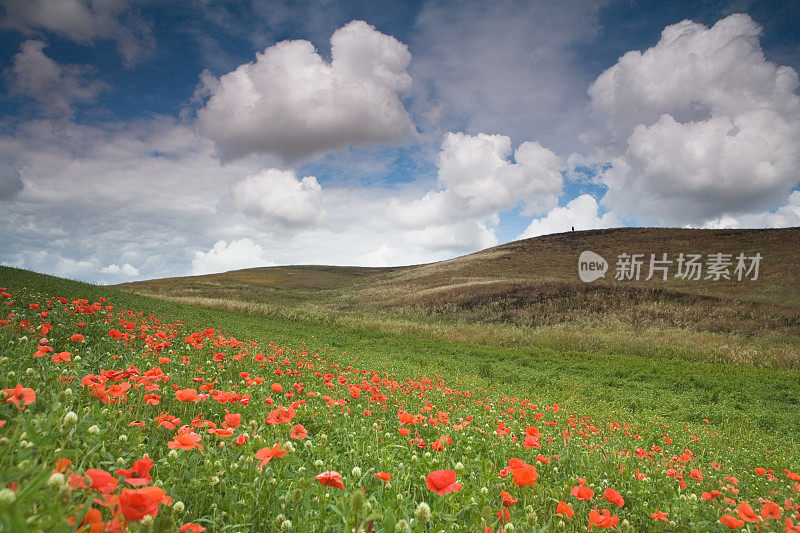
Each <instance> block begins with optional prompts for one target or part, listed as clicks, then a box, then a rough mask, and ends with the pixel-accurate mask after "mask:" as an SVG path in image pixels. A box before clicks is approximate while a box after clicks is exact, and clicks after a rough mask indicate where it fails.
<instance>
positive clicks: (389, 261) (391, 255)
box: [359, 243, 397, 267]
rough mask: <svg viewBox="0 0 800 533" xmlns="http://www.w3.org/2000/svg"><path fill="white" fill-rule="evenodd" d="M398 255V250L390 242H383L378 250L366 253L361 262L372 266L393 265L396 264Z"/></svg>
mask: <svg viewBox="0 0 800 533" xmlns="http://www.w3.org/2000/svg"><path fill="white" fill-rule="evenodd" d="M396 256H397V250H395V249H394V248H393V247H392V246H390V245H389V244H386V243H383V244H381V245H380V247H379V248H377V249H376V250H373V251H371V252H369V253H367V254H364V256H363V258H362V260H361V261H360V262H359V263H360V264H362V265H364V266H371V267H385V266H391V265H393V264H394V261H393V260H394V259H395V258H396Z"/></svg>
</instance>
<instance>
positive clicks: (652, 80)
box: [586, 14, 800, 224]
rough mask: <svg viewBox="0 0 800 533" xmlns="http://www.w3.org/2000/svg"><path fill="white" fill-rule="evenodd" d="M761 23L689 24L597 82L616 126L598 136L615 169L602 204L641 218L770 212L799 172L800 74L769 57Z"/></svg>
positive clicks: (609, 123)
mask: <svg viewBox="0 0 800 533" xmlns="http://www.w3.org/2000/svg"><path fill="white" fill-rule="evenodd" d="M760 33H761V28H760V27H759V26H758V25H757V24H756V23H755V22H754V21H753V20H752V19H751V18H750V17H749V16H747V15H743V14H735V15H730V16H728V17H726V18H724V19H722V20H720V21H718V22H717V23H716V24H714V26H713V27H711V28H707V27H705V26H703V25H702V24H697V23H694V22H691V21H688V20H685V21H683V22H680V23H678V24H674V25H671V26H668V27H666V28H665V29H664V31H663V32H662V35H661V39H660V41H659V42H658V43H657V44H656V45H655V46H654V47H652V48H650V49H648V50H646V51H644V52H639V51H631V52H628V53H626V54H625V55H624V56H622V57H621V58H620V59H619V61H618V62H617V63H616V64H615V65H614V66H612V67H611V68H609V69H608V70H606V71H605V72H603V73H602V74H601V75H600V76H599V77H598V78H597V80H596V81H595V82H594V83H593V84H592V85H591V86H590V88H589V95H590V98H591V105H592V108H593V110H594V112H595V113H596V114H597V116H598V118H600V119H601V120H602V121H603V124H604V125H605V128H604V129H603V130H601V131H595V132H592V133H591V134H590V135H587V137H586V138H587V139H590V140H591V141H592V142H593V143H595V145H596V146H598V147H599V148H600V151H601V153H602V154H603V155H605V156H606V157H608V160H609V161H610V162H611V165H612V168H610V169H609V170H607V171H606V172H605V173H604V174H603V176H602V180H603V182H604V183H605V185H607V186H608V192H607V194H606V196H605V197H604V198H603V204H604V205H606V206H608V207H610V208H611V209H612V210H613V211H615V212H619V213H620V214H629V215H633V216H638V218H639V221H640V222H656V223H666V224H685V223H686V222H687V221H689V222H690V223H693V224H702V223H703V222H704V221H707V220H712V219H715V218H718V217H721V216H723V215H730V216H736V215H742V214H747V213H757V212H761V211H764V210H769V209H772V208H774V207H776V206H777V205H778V203H779V202H781V201H782V199H784V198H786V196H787V195H788V194H789V191H791V189H792V188H793V187H794V186H795V185H796V184H797V183H798V175H800V151H798V150H797V146H800V97H798V95H797V93H796V91H797V88H798V76H797V73H796V72H795V71H794V70H793V69H791V68H789V67H786V66H779V65H776V64H774V63H770V62H768V61H766V60H765V58H764V54H763V51H762V49H761V47H760V44H759V35H760Z"/></svg>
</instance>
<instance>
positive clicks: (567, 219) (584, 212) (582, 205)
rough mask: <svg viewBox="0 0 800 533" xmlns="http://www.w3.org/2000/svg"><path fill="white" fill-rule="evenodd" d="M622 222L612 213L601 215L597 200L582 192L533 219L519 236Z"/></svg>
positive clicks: (524, 236) (616, 225)
mask: <svg viewBox="0 0 800 533" xmlns="http://www.w3.org/2000/svg"><path fill="white" fill-rule="evenodd" d="M622 225H623V224H622V222H621V221H620V220H619V219H618V218H617V217H616V216H615V215H614V214H612V213H605V214H603V215H602V216H601V215H600V206H599V205H598V204H597V200H595V199H594V197H593V196H591V195H589V194H582V195H580V196H578V197H577V198H575V199H573V200H571V201H570V202H568V203H567V205H565V206H564V207H554V208H553V209H551V210H550V212H549V213H547V216H545V217H542V218H536V219H533V220H532V221H531V223H530V225H529V226H528V227H527V228H526V229H525V231H523V232H522V234H521V235H520V236H519V237H518V238H519V239H528V238H530V237H538V236H539V235H547V234H549V233H561V232H564V231H571V229H572V228H575V229H576V230H577V231H581V230H587V229H604V228H615V227H619V226H622Z"/></svg>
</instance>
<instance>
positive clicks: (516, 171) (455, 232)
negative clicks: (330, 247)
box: [389, 133, 564, 253]
mask: <svg viewBox="0 0 800 533" xmlns="http://www.w3.org/2000/svg"><path fill="white" fill-rule="evenodd" d="M513 154H514V161H513V162H512V161H511V160H510V157H511V155H512V149H511V139H509V138H508V137H506V136H503V135H486V134H483V133H479V134H478V135H474V136H473V135H465V134H463V133H448V134H447V135H445V137H444V140H443V141H442V146H441V150H440V151H439V155H438V157H437V165H438V167H439V173H438V184H439V186H440V187H441V188H440V189H436V190H430V191H428V192H427V193H425V194H424V195H423V196H422V197H419V198H416V199H412V200H409V199H407V198H403V199H400V198H395V199H393V200H392V202H391V204H390V209H389V216H390V218H391V219H392V220H393V221H395V222H396V224H397V226H398V229H402V230H403V232H402V233H401V235H402V238H403V239H404V241H405V242H407V243H408V244H411V243H414V244H415V245H416V246H419V247H423V248H427V249H437V248H438V249H446V250H451V251H454V252H456V253H459V252H467V251H475V250H478V249H481V248H486V247H489V246H494V245H496V244H497V243H498V241H497V237H496V235H495V230H494V228H496V227H497V225H498V223H499V220H500V219H499V213H501V212H504V211H508V210H510V209H513V208H515V207H517V206H520V205H521V206H523V208H524V212H525V213H526V214H534V213H539V212H543V211H546V210H547V209H549V208H551V207H553V206H555V205H557V203H558V196H559V194H560V193H561V188H562V184H563V179H562V176H561V169H562V167H563V166H564V161H563V159H562V158H561V157H559V156H557V155H556V154H555V153H553V152H552V151H550V150H548V149H546V148H544V147H542V146H541V145H540V144H539V143H536V142H524V143H522V144H521V145H520V146H519V147H518V148H517V150H516V151H514V152H513Z"/></svg>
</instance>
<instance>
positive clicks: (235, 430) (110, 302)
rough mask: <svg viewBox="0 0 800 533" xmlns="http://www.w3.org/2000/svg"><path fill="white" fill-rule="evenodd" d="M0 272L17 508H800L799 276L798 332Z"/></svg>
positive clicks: (681, 517) (497, 523)
mask: <svg viewBox="0 0 800 533" xmlns="http://www.w3.org/2000/svg"><path fill="white" fill-rule="evenodd" d="M387 273H388V275H390V276H397V275H399V274H402V269H396V270H387V271H386V272H384V274H387ZM362 274H364V275H372V274H373V273H369V272H363V273H362ZM348 275H352V272H349V273H348ZM360 277H362V281H363V276H360ZM0 287H2V289H3V291H2V292H3V297H2V303H3V305H4V306H6V307H4V309H5V311H4V313H3V316H2V317H0V389H3V390H4V391H5V392H4V393H0V394H4V395H5V400H4V401H3V403H0V421H2V422H0V452H1V453H0V487H3V488H2V489H1V490H0V529H3V530H6V531H57V530H65V531H69V530H73V529H83V530H87V531H103V530H110V531H115V530H124V529H128V528H129V529H130V530H132V531H162V530H163V531H171V530H178V529H180V530H181V531H202V530H203V528H205V530H208V531H365V532H369V531H386V532H393V531H440V530H444V531H459V530H460V531H490V530H491V531H498V530H506V531H508V530H511V531H516V530H521V531H578V530H581V531H584V530H586V529H587V527H588V528H590V529H594V528H617V529H621V530H626V531H642V530H654V531H659V530H663V531H713V530H728V529H729V528H730V529H739V528H741V529H742V530H754V529H756V528H759V529H763V530H784V529H787V530H792V529H791V528H797V527H798V526H796V525H795V524H797V523H798V522H800V514H799V512H800V505H799V504H800V475H799V474H798V473H797V472H800V459H798V458H800V454H798V453H797V445H798V439H799V438H800V409H798V400H800V378H799V377H798V373H797V371H796V370H797V368H798V365H797V361H798V359H797V358H796V357H797V353H798V351H797V349H798V348H797V347H798V344H797V340H796V337H795V333H794V331H793V328H794V325H795V324H796V322H793V320H796V317H792V316H791V312H790V311H789V310H790V309H791V306H792V305H793V304H792V303H791V302H789V301H788V300H787V301H786V302H782V303H780V305H779V307H776V308H770V309H772V310H773V313H772V315H770V316H771V318H768V319H766V320H768V321H770V320H777V321H780V320H784V323H785V325H786V328H785V331H783V332H779V333H771V331H773V330H774V329H780V328H773V327H772V326H773V324H772V323H770V322H758V321H756V322H753V323H754V324H756V326H753V327H754V328H755V329H754V330H753V331H751V332H749V333H747V332H745V331H743V330H741V329H742V328H744V327H745V326H743V325H741V324H740V325H733V326H732V328H729V330H724V331H709V330H708V329H703V328H687V327H684V326H681V325H680V324H677V323H671V322H670V321H669V320H662V321H657V320H655V319H647V320H646V321H644V322H643V323H640V324H636V323H632V322H631V321H629V320H626V319H624V318H623V317H621V316H620V314H619V313H618V314H617V315H615V317H611V318H612V319H613V320H612V321H611V322H612V323H611V325H606V326H605V329H603V327H601V326H602V325H601V323H600V320H599V318H598V317H597V316H595V317H591V316H589V317H587V318H586V322H584V323H583V325H581V323H580V322H578V323H576V322H570V323H566V324H559V323H553V324H539V325H535V326H531V325H530V324H527V325H526V324H525V323H524V321H522V320H516V319H512V320H488V319H486V318H485V317H476V316H468V314H464V313H463V311H462V310H461V309H459V308H457V306H455V307H452V308H451V310H452V312H447V311H443V310H436V309H432V308H431V307H429V306H421V307H420V306H418V307H417V308H416V310H413V309H412V307H410V306H403V307H402V308H397V309H388V308H387V309H378V308H377V307H369V308H368V309H363V308H361V307H360V306H358V305H354V304H353V302H355V301H356V300H355V299H351V300H349V301H347V302H340V305H339V306H338V307H337V306H335V305H332V304H331V302H334V301H335V300H336V299H337V298H341V296H342V294H343V293H342V292H338V293H337V292H330V293H328V294H329V298H328V300H326V299H325V298H318V299H317V300H318V302H321V303H317V304H314V303H313V300H314V299H313V298H312V296H314V295H317V296H319V294H320V292H319V291H320V288H319V286H318V285H314V284H312V286H311V288H309V287H302V286H300V287H293V288H292V291H289V292H284V293H282V294H281V295H280V296H278V297H277V298H283V300H282V302H280V301H278V300H275V299H273V300H270V301H265V300H259V299H257V298H251V299H249V300H248V299H247V298H245V297H242V294H244V293H246V290H245V289H241V292H240V293H237V294H238V296H237V297H236V298H228V299H224V298H221V297H219V296H218V295H208V294H205V295H204V294H203V293H202V292H201V293H199V294H196V295H194V296H187V295H185V294H184V295H182V296H176V295H174V294H172V295H169V294H167V293H166V292H165V293H163V294H161V295H160V296H161V299H152V298H148V297H145V296H142V295H139V294H132V293H130V292H122V291H120V290H119V289H117V288H109V287H98V286H93V285H88V284H82V283H78V282H73V281H67V280H62V279H57V278H52V277H49V276H44V275H39V274H34V273H31V272H27V271H22V270H17V269H12V268H6V267H0ZM374 287H375V286H374V285H372V288H373V289H374ZM220 290H222V289H220ZM323 290H331V291H336V290H339V289H335V288H334V289H323ZM387 290H388V289H387ZM764 290H767V289H764ZM303 291H306V293H307V296H305V297H303V298H301V297H299V296H298V295H300V294H301V293H302V292H303ZM419 293H421V292H420V291H418V294H419ZM274 294H276V293H275V292H274V291H273V295H274ZM353 294H355V293H351V296H352V295H353ZM292 295H294V296H295V297H296V298H295V301H294V303H293V304H291V305H290V304H289V302H288V300H289V299H291V297H292ZM308 295H311V296H308ZM362 296H363V293H362ZM712 296H713V295H712ZM574 297H575V298H577V297H578V296H574ZM581 297H583V296H581ZM191 298H195V300H191ZM203 298H207V300H206V301H203V300H202V299H203ZM787 298H788V299H790V298H789V297H787ZM167 299H170V300H172V301H167ZM637 301H638V302H639V303H641V304H642V305H651V304H649V303H647V302H644V301H641V300H637ZM698 301H700V302H701V303H702V301H701V300H698ZM276 302H278V303H276ZM639 303H637V304H636V305H639ZM197 304H202V305H205V307H202V306H200V305H197ZM284 304H285V305H284ZM451 304H452V301H451ZM762 304H764V302H763V301H758V302H756V304H755V305H762ZM281 305H284V307H283V308H282V309H279V308H280V307H281ZM452 305H455V304H452ZM737 305H738V304H737ZM764 305H767V304H764ZM770 305H771V304H770ZM776 305H778V304H776ZM731 306H732V308H731V309H733V307H735V306H734V305H733V303H732V304H731ZM677 307H679V306H676V308H677ZM337 310H338V312H337ZM564 312H565V313H566V312H567V308H566V307H565V308H564ZM676 312H677V311H676ZM726 312H728V311H726ZM730 313H732V314H733V315H735V314H736V313H739V311H737V310H735V309H733V310H731V311H730ZM782 313H784V314H782ZM742 316H744V314H742ZM781 317H783V318H781ZM787 317H788V318H787ZM670 320H671V319H670ZM759 320H762V319H759ZM45 324H47V326H44V325H45ZM742 324H745V322H744V320H742ZM758 324H761V325H758ZM43 327H44V330H43ZM532 329H533V330H534V332H535V333H536V334H535V335H532V334H531V330H532ZM731 329H732V330H731ZM576 332H582V333H581V334H576ZM43 339H46V340H43ZM721 341H724V342H722V343H721ZM726 343H727V344H726ZM726 346H727V347H726ZM739 352H741V353H740V355H739V359H735V358H734V357H733V356H732V354H736V353H739ZM754 354H755V355H754Z"/></svg>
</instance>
